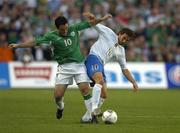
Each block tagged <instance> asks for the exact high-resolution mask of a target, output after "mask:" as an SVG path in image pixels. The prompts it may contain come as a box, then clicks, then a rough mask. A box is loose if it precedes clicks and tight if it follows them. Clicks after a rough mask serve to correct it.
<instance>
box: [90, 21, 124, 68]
mask: <svg viewBox="0 0 180 133" xmlns="http://www.w3.org/2000/svg"><path fill="white" fill-rule="evenodd" d="M94 28H95V29H96V30H97V32H98V33H99V37H98V40H97V41H96V42H95V43H94V44H93V45H92V47H91V49H90V54H93V55H96V56H97V57H99V58H100V59H101V61H102V62H103V64H106V63H107V62H110V61H117V62H118V63H119V64H120V66H121V69H126V68H127V67H126V58H125V50H124V47H122V46H121V45H119V44H118V36H117V35H116V34H115V33H114V32H113V31H112V30H111V29H110V28H108V27H106V26H104V25H102V24H97V25H96V26H94Z"/></svg>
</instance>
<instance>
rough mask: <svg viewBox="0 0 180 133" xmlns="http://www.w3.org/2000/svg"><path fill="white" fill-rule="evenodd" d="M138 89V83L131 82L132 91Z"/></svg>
mask: <svg viewBox="0 0 180 133" xmlns="http://www.w3.org/2000/svg"><path fill="white" fill-rule="evenodd" d="M138 89H139V87H138V85H137V84H136V83H133V91H134V92H137V91H138Z"/></svg>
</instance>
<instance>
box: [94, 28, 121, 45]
mask: <svg viewBox="0 0 180 133" xmlns="http://www.w3.org/2000/svg"><path fill="white" fill-rule="evenodd" d="M93 28H94V29H95V30H96V31H97V32H98V33H99V38H103V39H104V40H106V41H109V42H111V43H114V44H116V43H117V41H118V36H117V35H116V33H115V32H114V31H113V30H111V29H110V28H108V27H106V26H104V25H102V24H97V25H96V26H94V27H93Z"/></svg>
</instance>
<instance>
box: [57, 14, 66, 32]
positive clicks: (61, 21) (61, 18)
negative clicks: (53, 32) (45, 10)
mask: <svg viewBox="0 0 180 133" xmlns="http://www.w3.org/2000/svg"><path fill="white" fill-rule="evenodd" d="M67 23H68V21H67V19H66V18H65V17H64V16H59V17H57V18H56V19H55V25H56V28H57V29H58V28H59V26H60V25H65V24H67Z"/></svg>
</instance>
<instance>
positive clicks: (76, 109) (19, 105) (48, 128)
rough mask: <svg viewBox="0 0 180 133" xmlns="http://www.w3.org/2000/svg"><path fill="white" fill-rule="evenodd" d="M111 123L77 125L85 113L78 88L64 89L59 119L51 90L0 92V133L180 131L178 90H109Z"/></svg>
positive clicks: (141, 132) (108, 101)
mask: <svg viewBox="0 0 180 133" xmlns="http://www.w3.org/2000/svg"><path fill="white" fill-rule="evenodd" d="M102 109H103V110H106V109H113V110H115V111H116V112H117V114H118V121H117V123H116V124H114V125H106V124H104V123H103V122H102V121H101V119H99V121H100V123H99V124H97V125H93V124H80V122H79V121H80V118H81V116H82V115H83V113H84V112H85V106H84V103H83V99H82V97H81V95H80V92H79V91H78V90H67V91H66V94H65V110H64V115H63V118H62V120H56V119H55V111H56V106H55V104H54V99H53V90H32V89H28V90H16V89H12V90H2V91H0V133H180V90H140V91H139V92H138V93H134V92H132V91H131V90H108V99H107V100H106V102H105V104H104V106H103V108H102Z"/></svg>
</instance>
